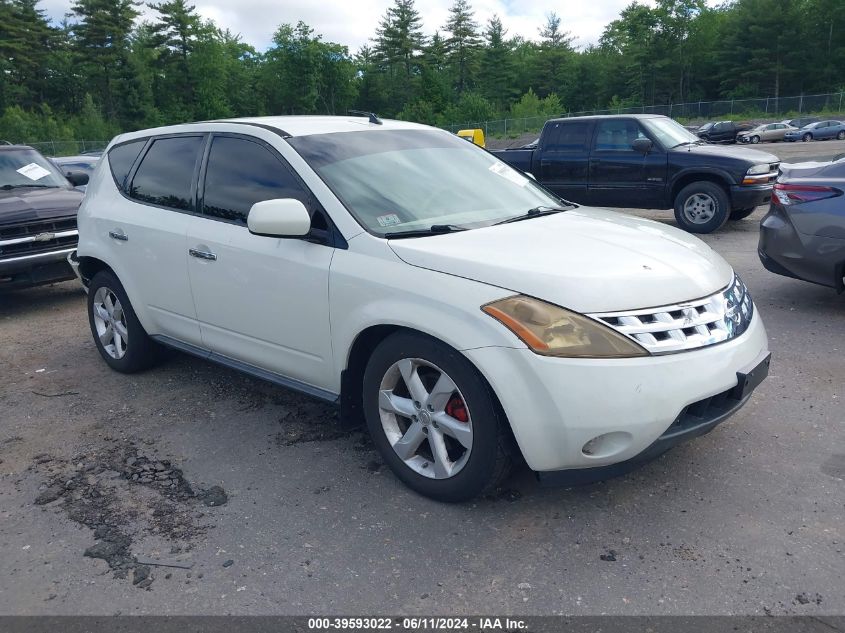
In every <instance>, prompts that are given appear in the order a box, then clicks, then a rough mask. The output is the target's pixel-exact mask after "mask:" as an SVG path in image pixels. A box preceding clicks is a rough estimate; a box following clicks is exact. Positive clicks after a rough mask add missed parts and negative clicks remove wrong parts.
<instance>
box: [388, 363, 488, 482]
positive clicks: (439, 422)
mask: <svg viewBox="0 0 845 633" xmlns="http://www.w3.org/2000/svg"><path fill="white" fill-rule="evenodd" d="M378 399H379V417H380V419H381V425H382V429H383V430H384V434H385V436H386V437H387V440H388V442H389V443H390V445H391V446H392V447H393V450H394V451H395V452H396V454H397V455H398V456H399V458H400V459H401V460H402V461H403V462H405V465H406V466H408V467H409V468H410V469H412V470H413V471H414V472H416V473H418V474H420V475H422V476H424V477H429V478H432V479H448V478H449V477H454V476H455V475H456V474H458V473H459V472H460V471H461V470H462V469H463V468H464V466H465V465H466V463H467V460H468V459H469V455H470V452H471V451H472V416H471V414H470V411H469V407H468V406H467V404H466V400H464V396H463V394H462V393H461V391H460V389H458V386H457V385H456V384H455V382H454V380H452V378H450V377H449V375H448V374H446V372H445V371H443V370H442V369H440V368H439V367H437V366H436V365H434V364H433V363H430V362H428V361H426V360H423V359H421V358H403V359H402V360H399V361H397V362H395V363H393V365H391V366H390V368H389V369H388V370H387V371H386V372H385V374H384V376H383V377H382V379H381V383H380V385H379V394H378Z"/></svg>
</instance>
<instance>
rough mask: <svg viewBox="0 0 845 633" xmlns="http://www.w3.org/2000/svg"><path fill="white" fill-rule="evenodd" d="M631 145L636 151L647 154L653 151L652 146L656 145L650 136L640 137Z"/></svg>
mask: <svg viewBox="0 0 845 633" xmlns="http://www.w3.org/2000/svg"><path fill="white" fill-rule="evenodd" d="M631 147H632V148H633V149H634V151H636V152H639V153H640V154H643V155H645V154H648V153H649V152H650V151H651V148H652V147H654V143H652V142H651V139H650V138H638V139H636V140H635V141H634V142H633V143H631Z"/></svg>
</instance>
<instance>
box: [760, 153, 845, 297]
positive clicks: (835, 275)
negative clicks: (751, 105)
mask: <svg viewBox="0 0 845 633" xmlns="http://www.w3.org/2000/svg"><path fill="white" fill-rule="evenodd" d="M844 193H845V158H840V159H839V160H835V161H832V162H824V163H798V164H794V165H790V164H787V163H784V164H781V175H780V176H779V177H778V180H777V182H776V183H775V187H774V191H773V193H772V201H771V204H770V206H769V212H768V213H767V214H766V216H765V217H764V218H763V220H762V221H761V223H760V244H759V246H758V248H757V253H758V255H759V256H760V261H761V262H763V266H765V267H766V268H767V269H768V270H770V271H771V272H773V273H777V274H779V275H785V276H787V277H794V278H796V279H803V280H804V281H810V282H813V283H817V284H821V285H823V286H830V287H832V288H836V290H838V291H839V292H842V291H843V290H845V279H843V277H845V197H843V194H844Z"/></svg>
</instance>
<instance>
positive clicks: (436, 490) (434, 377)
mask: <svg viewBox="0 0 845 633" xmlns="http://www.w3.org/2000/svg"><path fill="white" fill-rule="evenodd" d="M405 376H408V377H409V378H410V381H406V380H405ZM443 376H445V377H446V378H445V380H443ZM409 384H412V385H414V387H413V388H411V387H409V386H408V385H409ZM435 386H438V388H437V389H435ZM452 388H454V389H452ZM363 389H364V393H363V402H364V415H365V417H366V420H367V427H368V429H369V431H370V435H371V436H372V439H373V442H374V443H375V445H376V448H377V449H378V451H379V453H380V454H381V456H382V458H383V459H384V461H385V462H386V463H387V465H388V466H389V467H390V469H391V470H392V471H393V473H394V474H395V475H396V476H397V477H398V478H399V479H400V480H401V481H402V482H404V483H405V484H406V485H407V486H408V487H409V488H411V489H412V490H414V491H416V492H418V493H419V494H422V495H424V496H426V497H430V498H432V499H436V500H437V501H447V502H457V501H466V500H468V499H472V498H473V497H476V496H478V495H479V494H483V493H486V492H489V491H492V490H494V489H495V488H496V487H497V486H498V485H499V484H500V483H501V482H502V481H503V480H504V479H505V478H506V477H507V476H508V475H509V474H510V471H511V469H512V467H513V462H514V456H515V454H516V450H515V447H514V441H513V438H512V436H511V434H510V428H509V427H508V422H507V420H506V419H505V416H504V413H503V412H501V408H500V407H499V405H498V403H497V401H496V399H495V396H494V395H493V392H492V390H491V389H490V387H489V385H488V384H487V382H486V381H485V380H484V378H483V377H482V376H481V374H480V373H479V372H478V370H476V369H475V367H474V366H473V365H472V363H470V362H469V361H468V360H467V359H466V358H465V357H464V356H463V355H462V354H460V353H459V352H457V351H455V350H454V349H452V348H451V347H449V346H447V345H445V344H444V343H442V342H440V341H438V340H436V339H433V338H431V337H428V336H425V335H422V334H416V333H412V332H397V333H395V334H392V335H391V336H389V337H388V338H386V339H385V340H383V341H382V342H381V343H380V344H379V345H378V346H377V347H376V349H375V350H374V352H373V354H372V356H371V357H370V360H369V362H368V363H367V368H366V370H365V371H364V381H363ZM414 393H416V397H415V396H414ZM383 394H389V395H387V396H385V395H383ZM421 399H422V400H421ZM429 405H431V406H429ZM447 411H448V413H447ZM450 414H451V415H450ZM453 416H457V417H453ZM461 418H463V419H464V420H465V421H461ZM438 422H439V423H438ZM457 437H461V438H462V439H461V440H460V441H459V440H458V439H457ZM402 444H404V446H401V448H400V445H402ZM467 444H468V446H467ZM394 445H396V448H394ZM435 447H440V450H439V451H437V450H435ZM400 452H402V455H401V456H400Z"/></svg>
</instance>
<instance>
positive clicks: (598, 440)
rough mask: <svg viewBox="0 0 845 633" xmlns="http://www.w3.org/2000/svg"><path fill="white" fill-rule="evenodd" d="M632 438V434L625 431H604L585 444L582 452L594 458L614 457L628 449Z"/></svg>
mask: <svg viewBox="0 0 845 633" xmlns="http://www.w3.org/2000/svg"><path fill="white" fill-rule="evenodd" d="M632 439H633V438H632V436H631V434H630V433H625V432H624V431H614V432H613V433H604V434H602V435H597V436H596V437H594V438H593V439H591V440H590V441H588V442H587V443H586V444H584V446H582V447H581V453H582V454H584V455H585V456H587V457H592V458H604V457H612V456H614V455H616V454H618V453H621V452H622V451H624V450H625V449H627V448H628V447H629V446H630V445H631V440H632Z"/></svg>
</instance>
